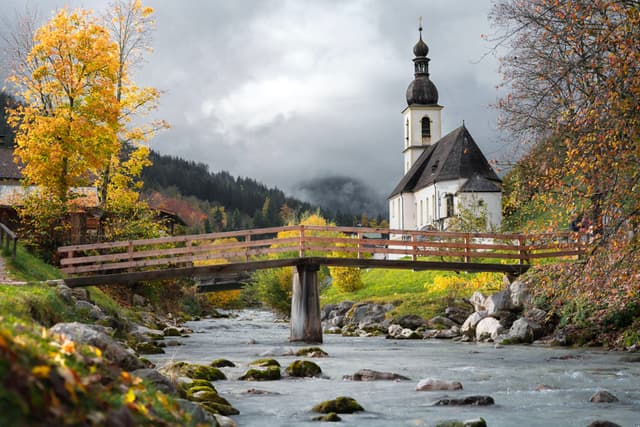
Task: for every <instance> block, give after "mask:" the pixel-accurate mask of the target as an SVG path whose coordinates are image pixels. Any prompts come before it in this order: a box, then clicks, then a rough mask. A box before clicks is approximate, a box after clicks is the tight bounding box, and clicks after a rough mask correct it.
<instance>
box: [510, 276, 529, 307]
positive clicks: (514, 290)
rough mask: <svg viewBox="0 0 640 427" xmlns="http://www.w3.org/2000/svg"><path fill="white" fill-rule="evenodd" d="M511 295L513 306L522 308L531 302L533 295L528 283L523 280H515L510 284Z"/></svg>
mask: <svg viewBox="0 0 640 427" xmlns="http://www.w3.org/2000/svg"><path fill="white" fill-rule="evenodd" d="M509 296H510V298H511V307H512V308H514V309H517V310H522V309H523V308H524V307H525V306H526V305H528V304H529V301H530V299H531V295H530V294H529V289H528V288H527V285H526V284H525V283H524V282H523V281H522V280H515V281H514V282H513V283H511V284H510V285H509Z"/></svg>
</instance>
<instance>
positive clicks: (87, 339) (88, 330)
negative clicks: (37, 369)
mask: <svg viewBox="0 0 640 427" xmlns="http://www.w3.org/2000/svg"><path fill="white" fill-rule="evenodd" d="M104 330H105V329H104V327H100V326H98V325H88V324H85V323H79V322H71V323H58V324H56V325H54V326H53V327H51V328H50V329H49V332H50V333H52V334H57V335H60V336H62V337H64V338H66V339H68V340H71V341H75V342H78V343H81V344H88V345H92V346H94V347H97V348H99V349H100V350H101V351H102V354H103V355H104V357H105V358H106V359H107V360H110V361H112V362H114V363H115V364H117V365H118V366H120V367H121V368H122V369H124V370H126V371H133V370H136V369H142V368H145V367H146V366H145V364H144V362H142V361H141V360H140V359H138V358H137V357H136V356H135V355H134V354H133V352H132V351H129V350H127V348H126V347H125V346H123V345H122V344H120V343H119V342H118V341H116V340H114V339H113V338H111V337H110V336H109V335H107V334H106V333H105V332H104Z"/></svg>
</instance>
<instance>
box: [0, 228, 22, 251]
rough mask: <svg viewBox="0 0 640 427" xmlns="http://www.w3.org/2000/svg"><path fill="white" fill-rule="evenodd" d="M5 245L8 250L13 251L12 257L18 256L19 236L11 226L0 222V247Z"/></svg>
mask: <svg viewBox="0 0 640 427" xmlns="http://www.w3.org/2000/svg"><path fill="white" fill-rule="evenodd" d="M3 246H4V250H5V251H6V252H9V251H11V257H12V258H13V259H15V258H16V250H17V246H18V236H16V233H14V232H13V231H11V230H10V229H9V227H7V226H6V225H4V224H3V223H1V222H0V248H1V247H3Z"/></svg>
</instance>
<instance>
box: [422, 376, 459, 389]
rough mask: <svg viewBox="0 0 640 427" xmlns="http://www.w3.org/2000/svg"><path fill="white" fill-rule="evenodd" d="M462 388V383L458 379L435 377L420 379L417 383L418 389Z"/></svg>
mask: <svg viewBox="0 0 640 427" xmlns="http://www.w3.org/2000/svg"><path fill="white" fill-rule="evenodd" d="M439 390H462V384H461V383H459V382H458V381H442V380H436V379H433V378H425V379H424V380H420V382H419V383H418V385H416V391H439Z"/></svg>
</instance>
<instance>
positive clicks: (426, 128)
mask: <svg viewBox="0 0 640 427" xmlns="http://www.w3.org/2000/svg"><path fill="white" fill-rule="evenodd" d="M422 137H423V138H430V137H431V120H429V117H423V118H422Z"/></svg>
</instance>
